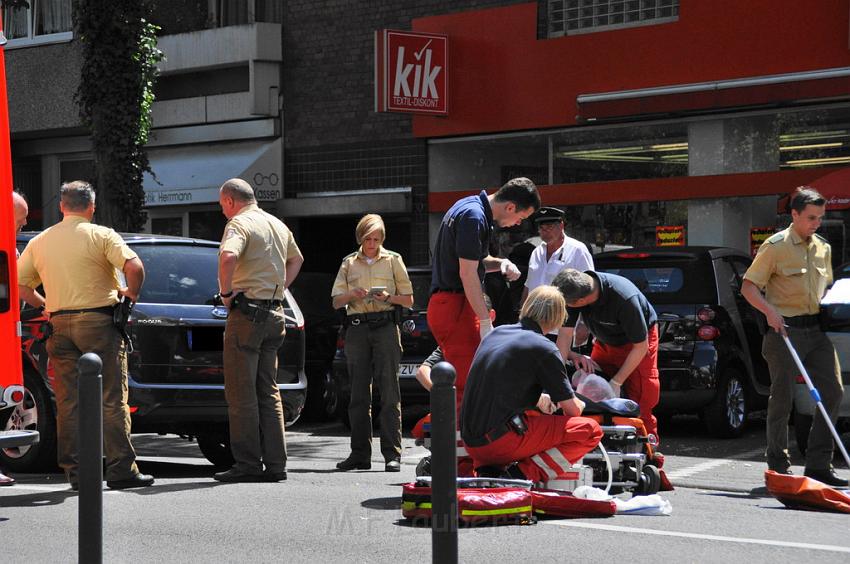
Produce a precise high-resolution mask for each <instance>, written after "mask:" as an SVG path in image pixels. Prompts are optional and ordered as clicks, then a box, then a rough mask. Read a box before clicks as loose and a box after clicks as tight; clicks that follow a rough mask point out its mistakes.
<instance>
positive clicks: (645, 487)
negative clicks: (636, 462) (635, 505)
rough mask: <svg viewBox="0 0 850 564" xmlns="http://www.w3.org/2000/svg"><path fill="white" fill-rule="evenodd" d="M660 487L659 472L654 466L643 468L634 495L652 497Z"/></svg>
mask: <svg viewBox="0 0 850 564" xmlns="http://www.w3.org/2000/svg"><path fill="white" fill-rule="evenodd" d="M660 487H661V472H660V471H659V470H658V468H656V467H655V466H644V467H643V469H641V472H640V478H638V485H637V487H636V488H635V493H634V495H653V494H657V493H658V489H659V488H660Z"/></svg>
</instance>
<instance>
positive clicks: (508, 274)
mask: <svg viewBox="0 0 850 564" xmlns="http://www.w3.org/2000/svg"><path fill="white" fill-rule="evenodd" d="M502 276H504V277H505V278H507V279H508V282H513V281H514V280H518V279H519V277H520V276H522V273H521V272H520V271H519V268H517V266H516V265H515V264H514V263H512V262H511V261H509V260H508V259H502Z"/></svg>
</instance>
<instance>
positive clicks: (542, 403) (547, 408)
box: [537, 394, 558, 415]
mask: <svg viewBox="0 0 850 564" xmlns="http://www.w3.org/2000/svg"><path fill="white" fill-rule="evenodd" d="M537 409H539V410H540V411H541V412H542V413H545V414H546V415H552V414H553V413H555V410H556V409H558V406H557V405H555V404H554V403H552V398H550V397H549V394H540V399H539V400H537Z"/></svg>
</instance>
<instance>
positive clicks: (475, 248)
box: [431, 190, 493, 292]
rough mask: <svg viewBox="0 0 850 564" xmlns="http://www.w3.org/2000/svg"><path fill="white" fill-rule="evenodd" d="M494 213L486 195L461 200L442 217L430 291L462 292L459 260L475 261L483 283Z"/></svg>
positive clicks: (435, 247)
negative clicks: (484, 261)
mask: <svg viewBox="0 0 850 564" xmlns="http://www.w3.org/2000/svg"><path fill="white" fill-rule="evenodd" d="M492 223H493V211H492V210H491V209H490V202H488V201H487V192H485V191H483V190H482V191H481V193H480V194H479V195H477V196H467V197H466V198H461V199H460V200H458V201H457V202H455V204H454V205H453V206H452V207H451V208H449V211H447V212H446V215H444V216H443V222H442V224H441V225H440V231H439V232H438V233H437V244H436V245H435V246H434V260H433V263H434V267H433V270H432V272H431V291H432V292H433V291H435V290H459V291H463V283H462V282H461V280H460V263H458V259H460V258H462V259H467V260H476V261H478V278H480V279H481V280H482V281H483V280H484V263H483V262H481V261H482V259H484V257H486V256H487V255H488V254H490V231H491V230H492Z"/></svg>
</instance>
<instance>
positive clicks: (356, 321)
mask: <svg viewBox="0 0 850 564" xmlns="http://www.w3.org/2000/svg"><path fill="white" fill-rule="evenodd" d="M394 320H395V315H394V313H393V312H392V311H376V312H373V313H352V314H351V315H348V316H346V318H345V324H346V325H355V326H357V325H360V324H361V323H368V322H370V321H372V322H374V321H394Z"/></svg>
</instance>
